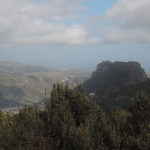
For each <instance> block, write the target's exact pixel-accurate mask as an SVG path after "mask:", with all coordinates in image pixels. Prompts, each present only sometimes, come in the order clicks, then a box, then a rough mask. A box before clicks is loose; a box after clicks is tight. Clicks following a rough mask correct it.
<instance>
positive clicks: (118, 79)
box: [83, 61, 148, 93]
mask: <svg viewBox="0 0 150 150" xmlns="http://www.w3.org/2000/svg"><path fill="white" fill-rule="evenodd" d="M147 79H148V77H147V75H146V73H145V71H144V69H143V68H142V67H141V65H140V64H139V63H138V62H133V61H129V62H119V61H116V62H111V61H103V62H102V63H99V64H98V65H97V68H96V71H95V72H93V75H92V77H91V78H90V79H89V80H87V81H85V83H83V85H84V87H85V89H87V90H86V91H87V92H98V91H99V92H100V91H101V92H102V91H103V92H106V93H107V92H113V91H117V90H119V89H121V88H124V87H126V86H128V85H135V84H139V83H141V82H143V81H146V80H147Z"/></svg>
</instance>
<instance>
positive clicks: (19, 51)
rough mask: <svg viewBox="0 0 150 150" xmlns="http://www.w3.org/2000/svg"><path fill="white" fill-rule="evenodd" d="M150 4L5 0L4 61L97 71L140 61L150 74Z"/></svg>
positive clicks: (0, 9)
mask: <svg viewBox="0 0 150 150" xmlns="http://www.w3.org/2000/svg"><path fill="white" fill-rule="evenodd" d="M149 8H150V0H21V1H20V0H5V1H4V0H0V61H14V62H21V63H27V64H33V65H43V66H48V67H51V68H63V69H74V68H93V69H95V68H96V65H97V64H98V63H101V62H102V61H106V60H109V61H112V62H114V61H138V62H139V63H140V64H141V66H142V67H143V68H144V69H145V70H146V71H150V65H149V64H150V59H149V56H150V15H149V14H150V9H149Z"/></svg>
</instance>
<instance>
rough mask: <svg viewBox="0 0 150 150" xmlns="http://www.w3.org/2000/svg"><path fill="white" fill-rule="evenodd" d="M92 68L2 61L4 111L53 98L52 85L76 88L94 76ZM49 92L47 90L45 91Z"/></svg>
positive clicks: (0, 87)
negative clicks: (43, 65) (8, 108)
mask: <svg viewBox="0 0 150 150" xmlns="http://www.w3.org/2000/svg"><path fill="white" fill-rule="evenodd" d="M92 72H93V70H92V69H70V70H67V69H53V68H48V67H42V66H34V65H26V64H21V63H15V62H0V108H6V107H16V106H19V105H24V104H33V103H34V102H36V101H42V100H43V99H45V98H46V97H50V92H51V88H52V84H53V83H54V82H60V83H62V84H65V83H68V84H69V86H70V88H74V87H75V86H76V85H77V83H78V82H79V81H81V82H83V81H85V80H87V79H89V78H90V77H91V74H92ZM45 89H46V90H45Z"/></svg>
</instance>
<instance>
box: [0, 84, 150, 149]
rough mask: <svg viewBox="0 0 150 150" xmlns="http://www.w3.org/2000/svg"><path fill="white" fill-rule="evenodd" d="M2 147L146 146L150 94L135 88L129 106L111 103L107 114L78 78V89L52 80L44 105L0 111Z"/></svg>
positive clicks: (148, 144)
mask: <svg viewBox="0 0 150 150" xmlns="http://www.w3.org/2000/svg"><path fill="white" fill-rule="evenodd" d="M0 149H2V150H17V149H18V150H33V149H34V150H135V149H136V150H149V149H150V94H149V93H144V92H138V93H137V94H136V95H135V96H134V97H133V98H132V99H131V105H130V107H129V109H128V111H126V110H123V109H122V108H120V107H115V108H113V109H112V110H111V113H110V114H109V115H105V114H104V113H103V111H102V110H101V108H100V107H99V105H97V104H96V103H95V102H94V101H93V100H91V99H89V98H87V97H86V96H85V93H84V89H83V87H82V85H81V84H79V85H78V91H74V90H72V89H69V88H68V85H66V86H63V85H61V84H59V83H57V84H53V88H52V92H51V98H50V99H49V100H47V102H46V103H45V110H44V111H40V110H39V109H38V108H36V107H33V106H27V107H24V108H23V109H21V110H20V112H19V114H8V113H3V112H2V111H0Z"/></svg>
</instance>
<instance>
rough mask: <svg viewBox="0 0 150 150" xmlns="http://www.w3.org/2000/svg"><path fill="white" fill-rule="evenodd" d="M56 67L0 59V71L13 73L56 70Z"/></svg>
mask: <svg viewBox="0 0 150 150" xmlns="http://www.w3.org/2000/svg"><path fill="white" fill-rule="evenodd" d="M58 71H59V70H58V69H54V68H49V67H44V66H36V65H29V64H23V63H18V62H9V61H0V73H14V74H24V73H36V72H58Z"/></svg>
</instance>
